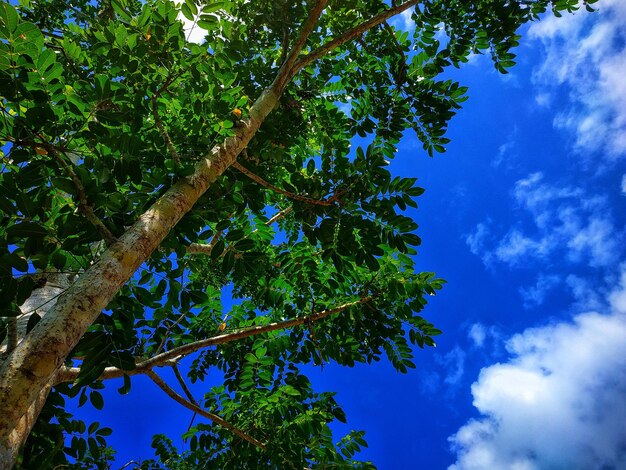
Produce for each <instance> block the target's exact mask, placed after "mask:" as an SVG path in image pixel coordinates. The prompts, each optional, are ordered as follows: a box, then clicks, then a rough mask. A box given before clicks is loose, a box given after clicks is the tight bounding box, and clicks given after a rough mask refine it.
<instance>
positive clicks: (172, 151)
mask: <svg viewBox="0 0 626 470" xmlns="http://www.w3.org/2000/svg"><path fill="white" fill-rule="evenodd" d="M159 91H160V90H159ZM152 115H153V116H154V123H155V124H156V126H157V129H159V132H160V133H161V137H163V140H165V145H167V150H168V151H169V153H170V158H171V159H172V160H174V162H176V164H177V165H180V155H178V152H177V151H176V147H174V143H173V142H172V139H171V138H170V135H169V134H168V132H167V129H166V128H165V126H164V125H163V121H161V116H159V105H158V103H157V95H156V93H155V94H154V95H152Z"/></svg>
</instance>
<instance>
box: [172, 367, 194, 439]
mask: <svg viewBox="0 0 626 470" xmlns="http://www.w3.org/2000/svg"><path fill="white" fill-rule="evenodd" d="M172 369H173V370H174V375H175V376H176V380H178V383H179V384H180V386H181V388H182V389H183V392H185V395H187V398H188V399H189V401H190V402H191V403H193V404H194V405H197V406H200V405H198V402H197V401H196V399H195V398H194V396H193V395H192V394H191V391H190V390H189V387H187V384H186V383H185V379H183V376H182V375H181V373H180V370H179V369H178V364H177V363H174V364H173V365H172ZM197 415H198V413H196V412H195V411H194V413H193V416H192V417H191V420H190V421H189V426H187V431H189V430H190V429H191V426H192V425H193V421H194V420H195V419H196V416H197Z"/></svg>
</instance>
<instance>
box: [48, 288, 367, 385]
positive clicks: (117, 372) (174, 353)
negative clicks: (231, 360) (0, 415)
mask: <svg viewBox="0 0 626 470" xmlns="http://www.w3.org/2000/svg"><path fill="white" fill-rule="evenodd" d="M375 298H376V295H370V296H366V297H362V298H360V299H358V300H355V301H353V302H348V303H345V304H343V305H339V306H338V307H334V308H330V309H326V310H322V311H320V312H313V313H311V314H310V315H305V316H302V317H297V318H292V319H291V320H284V321H281V322H274V323H269V324H267V325H259V326H251V327H249V328H243V329H241V330H238V331H233V332H229V333H225V334H220V335H217V336H212V337H211V338H207V339H204V340H200V341H196V342H193V343H189V344H185V345H183V346H179V347H177V348H174V349H170V350H169V351H165V352H162V353H160V354H157V355H155V356H153V357H151V358H149V359H146V360H144V361H141V362H138V363H137V366H136V367H135V369H132V370H121V369H118V368H116V367H107V368H106V369H104V372H103V373H102V375H100V377H98V380H107V379H115V378H119V377H122V376H123V375H139V374H147V373H148V371H151V370H152V369H153V368H154V367H164V366H173V365H174V364H176V362H178V361H179V360H180V359H181V358H183V357H186V356H188V355H189V354H192V353H194V352H196V351H199V350H201V349H204V348H208V347H210V346H216V345H218V344H224V343H229V342H231V341H237V340H240V339H243V338H248V337H250V336H256V335H260V334H263V333H269V332H270V331H276V330H283V329H287V328H292V327H294V326H298V325H302V324H305V323H306V324H312V323H314V322H316V321H319V320H322V319H324V318H326V317H328V316H331V315H334V314H336V313H340V312H343V311H344V310H347V309H349V308H350V307H354V306H357V305H361V304H367V303H368V302H370V301H372V300H374V299H375ZM79 372H80V368H79V367H62V368H61V369H60V370H59V372H58V375H57V380H56V381H55V384H59V383H62V382H72V381H74V380H75V379H76V377H78V373H79Z"/></svg>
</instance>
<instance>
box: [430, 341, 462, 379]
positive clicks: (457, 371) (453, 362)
mask: <svg viewBox="0 0 626 470" xmlns="http://www.w3.org/2000/svg"><path fill="white" fill-rule="evenodd" d="M466 356H467V354H466V353H465V351H463V350H462V349H461V348H460V347H458V346H455V347H454V349H452V350H450V351H449V352H448V353H446V354H445V355H444V356H436V357H435V359H436V360H437V362H438V363H439V364H441V365H443V366H444V367H445V368H446V377H445V378H444V380H443V381H444V383H446V384H448V385H456V384H458V383H459V381H460V380H461V378H463V374H464V373H465V358H466Z"/></svg>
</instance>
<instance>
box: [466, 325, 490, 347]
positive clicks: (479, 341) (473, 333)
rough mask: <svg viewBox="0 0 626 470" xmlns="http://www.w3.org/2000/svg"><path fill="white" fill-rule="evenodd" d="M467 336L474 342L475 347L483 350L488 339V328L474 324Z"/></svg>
mask: <svg viewBox="0 0 626 470" xmlns="http://www.w3.org/2000/svg"><path fill="white" fill-rule="evenodd" d="M467 336H468V337H469V339H471V340H472V343H473V344H474V346H476V347H477V348H482V347H483V345H484V344H485V340H486V339H487V328H486V327H485V325H483V324H482V323H474V324H473V325H472V326H471V327H470V329H469V331H468V332H467Z"/></svg>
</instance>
